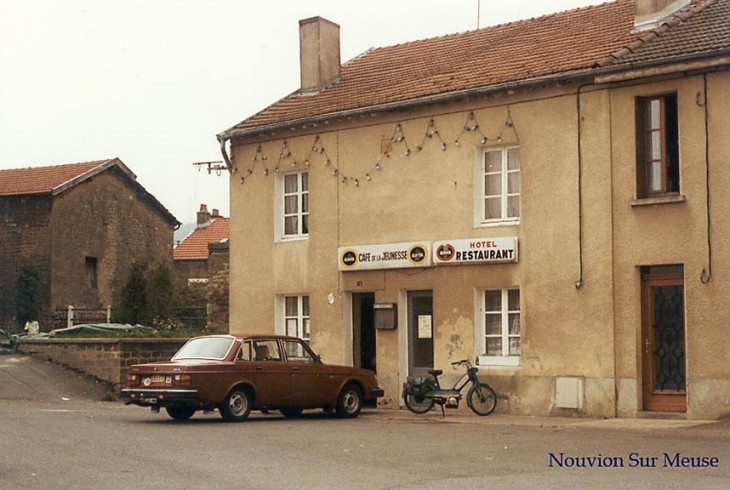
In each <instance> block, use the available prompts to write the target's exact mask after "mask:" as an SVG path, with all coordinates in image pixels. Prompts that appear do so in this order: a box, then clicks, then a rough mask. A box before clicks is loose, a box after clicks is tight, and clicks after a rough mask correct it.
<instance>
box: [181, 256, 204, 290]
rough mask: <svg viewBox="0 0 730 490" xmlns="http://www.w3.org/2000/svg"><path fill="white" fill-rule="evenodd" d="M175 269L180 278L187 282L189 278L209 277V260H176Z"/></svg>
mask: <svg viewBox="0 0 730 490" xmlns="http://www.w3.org/2000/svg"><path fill="white" fill-rule="evenodd" d="M173 270H174V271H175V276H176V278H178V280H180V281H182V282H183V283H185V284H187V282H188V279H208V261H207V260H205V259H203V260H175V261H174V263H173Z"/></svg>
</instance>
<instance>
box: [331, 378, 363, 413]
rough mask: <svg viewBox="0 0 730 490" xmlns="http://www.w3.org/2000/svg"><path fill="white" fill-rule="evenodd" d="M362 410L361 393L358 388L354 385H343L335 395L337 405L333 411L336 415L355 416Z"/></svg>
mask: <svg viewBox="0 0 730 490" xmlns="http://www.w3.org/2000/svg"><path fill="white" fill-rule="evenodd" d="M360 410H362V393H361V392H360V388H358V387H357V386H355V385H352V384H349V385H345V387H344V388H342V391H341V392H340V395H339V396H338V397H337V406H336V407H335V411H336V412H337V415H338V416H340V417H343V418H348V419H351V418H355V417H357V416H358V415H360Z"/></svg>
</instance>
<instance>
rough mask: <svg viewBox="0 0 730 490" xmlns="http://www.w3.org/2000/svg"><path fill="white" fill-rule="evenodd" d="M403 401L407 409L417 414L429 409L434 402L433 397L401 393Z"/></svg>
mask: <svg viewBox="0 0 730 490" xmlns="http://www.w3.org/2000/svg"><path fill="white" fill-rule="evenodd" d="M403 401H404V402H405V404H406V408H408V410H410V411H411V412H413V413H416V414H419V415H420V414H422V413H426V412H428V411H429V410H431V409H432V408H433V406H434V404H435V402H434V401H433V398H428V397H425V396H423V395H418V396H414V395H411V394H409V393H403Z"/></svg>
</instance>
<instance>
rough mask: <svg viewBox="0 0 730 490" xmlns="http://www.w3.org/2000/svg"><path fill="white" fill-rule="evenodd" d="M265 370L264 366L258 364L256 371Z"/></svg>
mask: <svg viewBox="0 0 730 490" xmlns="http://www.w3.org/2000/svg"><path fill="white" fill-rule="evenodd" d="M263 370H264V368H263V367H261V366H256V371H263Z"/></svg>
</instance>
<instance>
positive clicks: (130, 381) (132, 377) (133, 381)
mask: <svg viewBox="0 0 730 490" xmlns="http://www.w3.org/2000/svg"><path fill="white" fill-rule="evenodd" d="M138 383H139V378H138V377H137V375H136V374H129V373H127V386H137V384H138Z"/></svg>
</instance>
